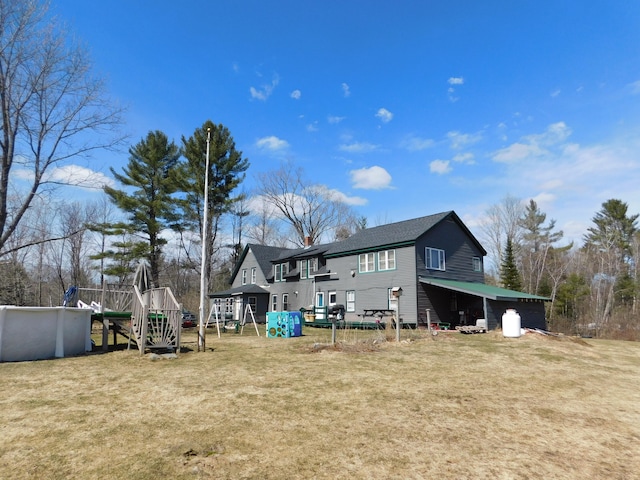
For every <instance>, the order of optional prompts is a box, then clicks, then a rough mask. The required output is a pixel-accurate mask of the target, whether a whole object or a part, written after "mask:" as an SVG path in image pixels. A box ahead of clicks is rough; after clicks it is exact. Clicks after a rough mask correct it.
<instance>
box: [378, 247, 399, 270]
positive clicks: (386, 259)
mask: <svg viewBox="0 0 640 480" xmlns="http://www.w3.org/2000/svg"><path fill="white" fill-rule="evenodd" d="M395 269H396V251H395V250H385V251H384V252H378V270H395Z"/></svg>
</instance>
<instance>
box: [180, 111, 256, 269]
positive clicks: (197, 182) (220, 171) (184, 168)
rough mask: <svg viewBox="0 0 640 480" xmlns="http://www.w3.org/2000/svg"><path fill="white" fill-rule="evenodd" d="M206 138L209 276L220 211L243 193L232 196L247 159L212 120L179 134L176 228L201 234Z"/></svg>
mask: <svg viewBox="0 0 640 480" xmlns="http://www.w3.org/2000/svg"><path fill="white" fill-rule="evenodd" d="M209 134H210V141H209V173H208V175H209V192H208V195H207V199H208V204H209V205H208V218H207V245H206V247H205V252H206V253H205V254H206V258H205V259H204V261H205V276H206V278H207V279H208V280H211V258H213V256H214V253H215V241H216V237H217V233H218V226H219V223H220V219H221V217H222V215H223V214H225V213H228V212H229V211H230V208H231V207H232V205H234V203H236V202H237V201H239V200H241V199H242V198H243V197H242V195H238V196H233V191H234V190H235V189H236V188H237V187H238V186H239V185H240V183H241V182H242V181H243V180H244V178H245V172H246V170H247V169H248V168H249V160H247V159H246V158H243V157H242V152H241V151H239V150H237V149H236V144H235V141H234V140H233V137H232V136H231V133H230V132H229V130H228V129H227V127H225V126H224V125H222V124H219V125H216V124H214V123H213V122H212V121H211V120H207V121H206V122H204V124H203V125H202V127H201V128H198V129H196V131H195V132H194V133H193V135H192V136H191V137H189V138H188V139H187V138H185V137H184V136H183V137H182V146H183V151H184V156H185V158H186V162H185V163H183V164H182V165H181V168H180V179H179V185H180V190H181V191H183V192H185V198H184V199H182V200H180V201H179V202H178V203H179V205H180V208H181V210H182V218H181V221H180V222H176V223H175V224H174V228H175V229H176V230H178V231H185V230H186V231H197V232H199V234H200V238H202V219H203V213H204V212H203V205H204V183H205V166H206V153H207V138H208V135H209Z"/></svg>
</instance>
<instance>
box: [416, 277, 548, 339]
mask: <svg viewBox="0 0 640 480" xmlns="http://www.w3.org/2000/svg"><path fill="white" fill-rule="evenodd" d="M419 281H420V283H421V284H422V285H423V291H424V293H425V294H426V297H427V304H428V305H430V306H433V307H435V310H436V314H438V310H440V311H442V307H440V306H441V305H444V304H450V303H452V302H451V301H450V300H449V299H450V298H451V293H452V292H455V293H459V294H462V295H463V297H464V298H471V299H473V298H475V299H476V300H475V301H467V302H466V304H469V305H472V304H474V303H477V302H481V305H482V311H483V312H482V315H483V316H482V317H481V318H485V319H486V320H487V328H488V329H489V330H492V329H495V328H497V327H498V326H501V322H502V315H503V314H504V312H505V311H506V310H507V309H509V308H513V309H515V310H517V311H518V313H519V314H520V318H521V325H522V327H523V328H540V329H543V330H546V328H547V322H546V316H545V308H544V302H547V301H550V300H551V299H550V298H548V297H541V296H538V295H531V294H529V293H524V292H518V291H515V290H508V289H506V288H500V287H496V286H493V285H487V284H485V283H473V282H462V281H457V280H445V279H441V278H428V277H419ZM443 299H444V300H443ZM478 304H480V303H478ZM456 307H458V305H456ZM449 309H450V310H451V307H449ZM456 310H457V311H459V312H460V316H461V318H462V317H463V313H464V312H465V309H464V308H462V307H458V308H456ZM440 316H442V313H441V312H440ZM474 316H475V317H478V315H474ZM461 322H462V320H461ZM461 322H456V323H458V324H460V323H461ZM473 322H475V318H474V319H473ZM469 323H471V322H469Z"/></svg>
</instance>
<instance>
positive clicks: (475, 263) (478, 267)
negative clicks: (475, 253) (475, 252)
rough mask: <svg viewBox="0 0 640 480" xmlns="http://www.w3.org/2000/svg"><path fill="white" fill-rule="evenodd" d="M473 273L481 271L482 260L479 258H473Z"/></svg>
mask: <svg viewBox="0 0 640 480" xmlns="http://www.w3.org/2000/svg"><path fill="white" fill-rule="evenodd" d="M473 271H474V272H481V271H482V259H481V258H480V257H473Z"/></svg>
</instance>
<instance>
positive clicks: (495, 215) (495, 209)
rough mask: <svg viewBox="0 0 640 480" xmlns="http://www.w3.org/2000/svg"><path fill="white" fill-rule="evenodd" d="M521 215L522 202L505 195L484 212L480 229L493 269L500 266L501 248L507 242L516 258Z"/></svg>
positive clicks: (522, 210) (519, 238) (522, 209)
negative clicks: (510, 244)
mask: <svg viewBox="0 0 640 480" xmlns="http://www.w3.org/2000/svg"><path fill="white" fill-rule="evenodd" d="M523 214H524V206H523V205H522V201H521V200H520V199H519V198H517V197H514V196H512V195H507V196H506V197H504V198H503V199H502V200H501V202H500V203H497V204H495V205H491V206H490V207H489V208H488V209H487V210H486V212H485V217H484V219H483V221H482V224H481V226H480V229H481V232H482V236H483V238H482V241H483V244H484V246H485V248H486V249H487V252H488V253H489V260H490V264H493V268H494V269H497V268H498V267H499V266H500V261H501V259H502V258H503V255H504V252H503V246H504V245H506V244H507V240H510V241H511V243H512V245H513V248H514V253H515V254H516V257H517V256H518V252H519V247H520V240H521V233H522V230H521V227H520V219H521V217H522V216H523Z"/></svg>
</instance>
